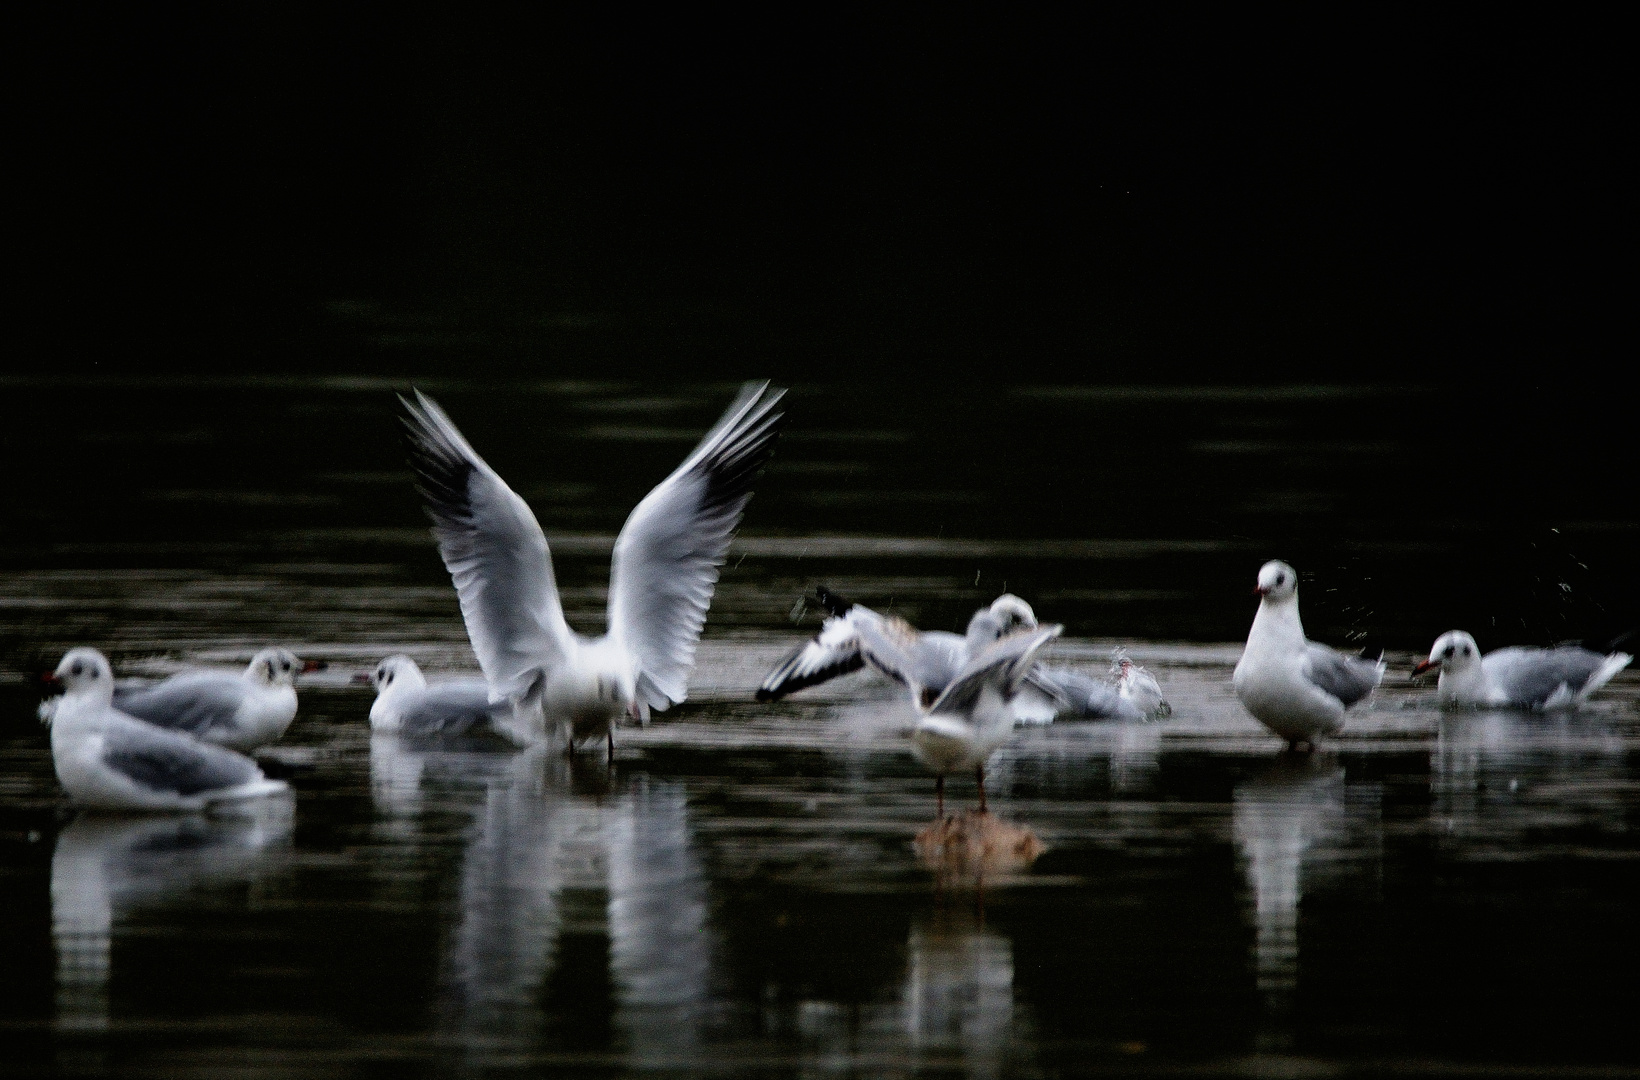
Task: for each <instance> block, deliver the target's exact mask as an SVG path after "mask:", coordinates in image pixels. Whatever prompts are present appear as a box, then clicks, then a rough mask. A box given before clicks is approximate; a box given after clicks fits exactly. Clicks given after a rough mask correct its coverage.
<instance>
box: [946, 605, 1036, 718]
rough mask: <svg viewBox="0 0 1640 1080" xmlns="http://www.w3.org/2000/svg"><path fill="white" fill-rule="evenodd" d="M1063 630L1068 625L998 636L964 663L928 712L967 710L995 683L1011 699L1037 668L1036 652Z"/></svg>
mask: <svg viewBox="0 0 1640 1080" xmlns="http://www.w3.org/2000/svg"><path fill="white" fill-rule="evenodd" d="M1064 632H1065V628H1064V627H1063V626H1060V625H1058V624H1057V623H1056V624H1052V625H1048V626H1038V627H1035V628H1034V629H1031V630H1024V631H1016V632H1015V633H1012V634H1009V635H1008V636H1007V637H1003V638H998V639H997V641H996V643H995V644H993V645H990V646H988V647H986V648H985V649H983V650H981V651H980V653H979V655H978V656H975V657H972V658H970V659H969V661H968V662H967V663H966V664H964V665H963V668H962V672H961V673H960V674H959V675H958V676H957V677H956V678H955V679H954V680H952V682H951V685H949V686H947V687H946V688H945V691H944V692H943V693H941V694H940V696H939V697H937V698H936V699H934V702H933V704H932V705H930V706H929V708H928V711H929V712H930V713H941V712H964V711H966V710H968V709H970V708H972V707H973V705H974V702H975V700H976V699H978V697H979V695H980V692H981V691H982V690H984V689H985V687H986V686H987V685H991V684H993V683H995V684H1000V685H999V686H998V688H999V689H1000V690H1001V691H1002V694H1003V696H1004V697H1006V698H1012V697H1013V696H1014V695H1015V694H1017V693H1019V691H1020V688H1021V687H1023V686H1024V685H1025V682H1026V679H1027V678H1029V677H1030V675H1031V673H1032V672H1033V671H1034V670H1035V668H1036V666H1037V665H1036V654H1037V653H1038V652H1039V651H1041V649H1042V647H1043V646H1044V645H1046V644H1047V643H1048V642H1050V641H1052V640H1053V639H1054V638H1056V637H1058V636H1059V635H1060V634H1062V633H1064Z"/></svg>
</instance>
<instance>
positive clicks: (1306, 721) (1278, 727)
mask: <svg viewBox="0 0 1640 1080" xmlns="http://www.w3.org/2000/svg"><path fill="white" fill-rule="evenodd" d="M1254 591H1255V592H1256V593H1257V594H1258V595H1259V596H1260V597H1261V598H1262V599H1261V600H1260V601H1259V605H1258V614H1257V615H1255V616H1254V617H1253V628H1252V630H1251V631H1249V632H1248V634H1247V648H1246V649H1245V650H1243V652H1242V654H1241V661H1240V662H1239V663H1238V664H1236V672H1235V675H1234V678H1233V681H1234V684H1235V688H1236V697H1238V698H1240V699H1241V703H1242V705H1243V706H1244V707H1245V708H1246V709H1247V711H1248V712H1250V713H1252V714H1253V717H1254V718H1255V719H1257V720H1258V722H1259V723H1261V724H1263V725H1264V726H1265V727H1267V728H1269V729H1270V730H1271V731H1273V732H1275V733H1276V734H1277V735H1280V736H1281V737H1282V738H1284V739H1286V740H1287V742H1288V743H1289V744H1291V745H1292V746H1294V747H1298V746H1300V745H1301V744H1302V745H1309V744H1310V743H1311V742H1312V741H1313V740H1314V739H1315V737H1316V736H1318V735H1332V734H1335V733H1336V732H1337V731H1338V730H1339V729H1340V728H1342V727H1343V726H1344V710H1345V709H1347V708H1349V707H1350V706H1351V705H1354V704H1355V703H1356V702H1358V701H1360V700H1361V699H1362V698H1365V697H1366V696H1367V695H1368V694H1370V693H1372V691H1373V688H1374V687H1376V686H1377V685H1378V683H1379V681H1380V680H1382V679H1383V677H1384V663H1383V661H1382V660H1381V659H1378V660H1369V659H1366V658H1365V657H1353V656H1345V655H1344V654H1343V653H1340V652H1338V651H1336V650H1334V649H1329V648H1328V647H1327V646H1325V645H1318V644H1316V643H1315V642H1312V641H1310V640H1308V639H1306V638H1305V637H1304V624H1303V623H1302V622H1300V621H1299V618H1298V572H1297V571H1296V570H1294V569H1293V568H1292V567H1290V566H1288V565H1287V564H1286V563H1284V562H1278V561H1271V562H1267V563H1265V564H1264V565H1263V566H1262V567H1261V568H1260V569H1259V572H1258V588H1257V589H1255V590H1254Z"/></svg>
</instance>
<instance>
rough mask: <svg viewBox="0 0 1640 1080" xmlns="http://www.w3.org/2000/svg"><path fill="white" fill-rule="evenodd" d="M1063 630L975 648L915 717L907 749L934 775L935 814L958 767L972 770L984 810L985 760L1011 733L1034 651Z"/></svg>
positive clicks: (1040, 630) (1012, 636) (1045, 629)
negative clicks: (972, 653)
mask: <svg viewBox="0 0 1640 1080" xmlns="http://www.w3.org/2000/svg"><path fill="white" fill-rule="evenodd" d="M1063 630H1064V627H1062V626H1040V627H1034V628H1029V629H1021V630H1016V631H1013V632H1012V633H1009V634H1006V635H1004V636H1002V637H1000V638H998V639H996V640H995V641H992V642H991V643H990V644H988V645H986V646H984V647H983V648H981V649H979V650H978V651H977V652H976V654H975V655H974V656H973V657H972V658H971V659H969V660H968V661H967V662H966V663H964V664H963V666H962V669H961V670H960V671H959V672H958V673H957V677H956V678H955V679H953V680H951V683H950V685H948V686H947V687H946V688H945V689H944V690H943V691H942V692H941V693H940V694H939V695H938V696H936V697H935V698H934V700H933V701H932V702H931V703H930V704H929V706H928V710H927V712H926V713H925V714H924V715H923V716H921V717H920V718H919V719H918V720H917V726H916V727H915V728H913V729H912V732H911V747H912V752H913V753H914V754H915V755H916V756H917V758H918V760H920V761H921V762H922V763H923V764H924V765H926V766H927V767H928V768H929V769H930V770H931V771H932V772H933V773H934V776H935V777H936V779H935V787H934V791H935V797H936V798H937V799H938V803H937V807H938V813H939V816H940V817H942V818H943V817H944V816H945V778H946V776H947V775H948V774H949V773H953V772H957V771H959V770H962V769H973V770H974V776H975V779H976V780H977V781H978V783H979V809H980V812H981V813H984V812H985V762H986V761H987V760H989V759H990V757H991V755H992V754H994V753H995V752H996V751H997V749H998V748H999V747H1001V746H1002V745H1003V744H1004V743H1006V742H1007V741H1008V740H1009V738H1011V737H1012V735H1013V731H1014V727H1015V724H1016V720H1015V705H1014V699H1015V698H1016V697H1018V696H1019V694H1020V693H1021V692H1022V691H1024V690H1025V689H1026V682H1027V680H1028V679H1029V677H1030V675H1031V672H1032V670H1033V669H1034V668H1035V667H1036V654H1037V652H1038V651H1040V650H1041V648H1042V647H1043V646H1044V645H1046V644H1047V643H1048V642H1050V641H1052V640H1053V639H1054V638H1056V637H1058V636H1059V634H1060V633H1061V631H1063Z"/></svg>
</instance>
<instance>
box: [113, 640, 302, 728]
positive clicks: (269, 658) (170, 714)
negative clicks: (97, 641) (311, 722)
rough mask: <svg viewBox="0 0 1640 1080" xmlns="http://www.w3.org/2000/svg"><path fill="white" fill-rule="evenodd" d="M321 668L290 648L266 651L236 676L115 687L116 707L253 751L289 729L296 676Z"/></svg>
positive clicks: (203, 674) (203, 675) (197, 674)
mask: <svg viewBox="0 0 1640 1080" xmlns="http://www.w3.org/2000/svg"><path fill="white" fill-rule="evenodd" d="M319 667H320V665H319V663H318V662H317V661H311V660H310V661H307V662H305V663H304V662H303V661H302V660H300V659H298V658H297V657H296V655H295V654H294V653H292V652H291V651H290V650H289V649H263V650H262V651H261V652H259V653H257V654H256V655H255V656H254V657H253V658H252V659H251V662H250V664H248V665H247V666H246V668H245V670H244V671H243V672H240V673H238V674H235V673H234V672H231V671H183V672H179V673H177V674H175V675H172V676H171V677H170V678H168V679H166V680H165V681H163V682H159V683H154V684H152V685H148V686H116V687H115V688H114V707H115V708H117V709H119V710H120V711H121V712H123V713H126V714H127V715H130V716H134V717H136V718H137V719H138V720H146V721H148V722H149V723H150V724H155V725H157V726H159V727H163V728H171V729H172V730H174V731H181V732H185V733H187V734H189V735H192V736H193V737H194V738H196V739H202V740H204V741H205V742H210V743H216V744H217V745H219V746H226V747H228V748H229V749H230V750H241V751H248V750H254V749H256V748H257V747H258V746H261V745H263V744H265V743H270V742H273V741H274V740H275V739H277V738H279V737H280V736H281V735H283V734H284V733H285V731H286V729H287V728H289V727H290V722H291V721H292V720H294V719H295V718H296V676H298V675H300V674H303V673H304V672H309V671H318V670H319Z"/></svg>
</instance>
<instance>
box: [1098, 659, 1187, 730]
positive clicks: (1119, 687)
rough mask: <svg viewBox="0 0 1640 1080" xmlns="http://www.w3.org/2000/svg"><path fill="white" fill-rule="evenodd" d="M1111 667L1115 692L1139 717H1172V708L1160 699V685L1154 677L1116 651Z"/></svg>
mask: <svg viewBox="0 0 1640 1080" xmlns="http://www.w3.org/2000/svg"><path fill="white" fill-rule="evenodd" d="M1111 667H1112V669H1113V670H1112V672H1111V673H1112V674H1113V675H1115V676H1116V692H1117V693H1118V694H1119V695H1121V698H1122V700H1123V701H1125V702H1127V703H1128V704H1129V705H1132V706H1133V707H1134V708H1135V709H1137V710H1139V713H1140V715H1142V716H1145V717H1151V716H1171V715H1173V706H1171V705H1169V704H1168V703H1167V702H1166V701H1165V700H1164V699H1163V698H1162V685H1161V683H1158V682H1157V681H1156V676H1154V675H1152V674H1151V673H1150V672H1148V671H1146V670H1145V669H1144V668H1143V667H1142V666H1140V665H1138V664H1135V663H1134V662H1133V661H1132V660H1130V659H1128V656H1127V653H1125V652H1122V651H1121V650H1117V653H1116V659H1115V662H1114V663H1113V664H1112V665H1111Z"/></svg>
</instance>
